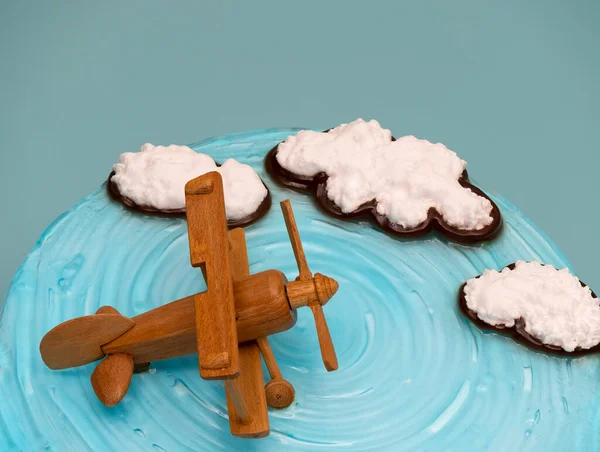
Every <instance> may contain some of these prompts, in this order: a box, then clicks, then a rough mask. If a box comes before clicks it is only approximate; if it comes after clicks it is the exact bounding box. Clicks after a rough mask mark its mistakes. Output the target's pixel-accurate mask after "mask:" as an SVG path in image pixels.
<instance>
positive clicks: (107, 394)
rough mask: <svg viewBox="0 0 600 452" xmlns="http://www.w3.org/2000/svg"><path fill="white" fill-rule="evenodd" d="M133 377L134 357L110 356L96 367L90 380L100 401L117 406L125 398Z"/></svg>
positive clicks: (124, 355)
mask: <svg viewBox="0 0 600 452" xmlns="http://www.w3.org/2000/svg"><path fill="white" fill-rule="evenodd" d="M132 375H133V357H132V356H131V355H127V354H125V353H117V354H115V355H108V356H107V357H106V358H104V360H103V361H102V362H101V363H100V364H98V365H97V366H96V368H95V369H94V372H93V373H92V376H91V377H90V380H91V382H92V388H93V389H94V392H95V393H96V396H98V399H99V400H100V401H101V402H102V403H103V404H104V405H106V406H115V405H116V404H117V403H119V402H120V401H121V399H123V397H125V394H127V390H128V389H129V385H130V384H131V377H132Z"/></svg>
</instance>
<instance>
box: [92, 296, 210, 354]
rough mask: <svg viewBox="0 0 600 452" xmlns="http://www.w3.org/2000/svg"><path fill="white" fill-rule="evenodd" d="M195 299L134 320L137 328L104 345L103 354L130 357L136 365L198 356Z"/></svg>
mask: <svg viewBox="0 0 600 452" xmlns="http://www.w3.org/2000/svg"><path fill="white" fill-rule="evenodd" d="M194 297H195V296H194V295H191V296H189V297H185V298H181V299H179V300H176V301H173V302H171V303H168V304H166V305H164V306H161V307H159V308H156V309H153V310H152V311H148V312H144V313H143V314H140V315H138V316H136V317H134V318H133V320H134V321H135V327H133V328H132V329H131V330H129V331H127V332H126V333H125V334H123V335H122V336H120V337H118V338H117V339H115V340H114V341H112V342H110V343H108V344H106V345H104V346H103V347H102V350H103V352H104V353H106V354H111V353H127V354H129V355H132V356H133V359H134V362H135V363H136V364H138V363H147V362H154V361H159V360H162V359H168V358H174V357H177V356H184V355H192V354H195V353H197V350H198V347H197V345H196V310H195V306H194Z"/></svg>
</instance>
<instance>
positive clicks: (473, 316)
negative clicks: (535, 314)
mask: <svg viewBox="0 0 600 452" xmlns="http://www.w3.org/2000/svg"><path fill="white" fill-rule="evenodd" d="M542 265H546V264H542ZM515 266H516V262H515V263H512V264H510V265H507V266H505V267H503V269H504V268H508V269H510V270H514V269H515ZM480 277H481V275H478V276H476V277H475V279H478V278H480ZM579 283H580V284H581V286H582V287H589V286H588V285H587V284H585V283H584V282H583V281H581V280H580V281H579ZM466 285H467V282H466V281H465V282H464V283H463V284H462V285H461V286H460V288H459V289H458V307H459V309H460V311H461V313H462V314H463V315H464V316H465V317H466V318H467V319H468V320H470V321H471V322H472V323H473V324H474V325H475V326H476V327H477V328H479V329H480V330H482V331H492V332H495V333H498V334H501V335H503V336H508V337H511V338H512V339H513V340H515V341H516V342H518V343H519V344H521V345H524V346H525V347H527V348H529V349H532V350H534V351H538V352H542V353H545V354H550V355H555V356H562V357H572V358H576V357H578V356H584V355H593V354H597V353H600V344H598V345H595V346H593V347H591V348H588V349H582V348H576V349H575V350H574V351H572V352H568V351H566V350H565V349H563V348H562V347H560V346H557V345H549V344H544V343H542V342H541V341H539V340H538V339H536V338H534V337H533V336H531V335H530V334H529V333H527V331H525V320H524V319H523V318H519V319H517V320H516V321H515V326H512V327H508V328H507V327H506V326H499V325H490V324H489V323H487V322H484V321H483V320H481V319H480V318H479V317H478V316H477V312H475V311H473V310H471V309H469V307H468V306H467V299H466V295H465V290H464V289H465V286H466ZM590 291H591V293H592V297H593V298H596V299H597V298H598V297H597V296H596V294H595V293H594V291H593V290H592V289H591V288H590Z"/></svg>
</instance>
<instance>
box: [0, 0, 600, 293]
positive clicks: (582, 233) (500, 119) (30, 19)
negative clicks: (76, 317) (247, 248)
mask: <svg viewBox="0 0 600 452" xmlns="http://www.w3.org/2000/svg"><path fill="white" fill-rule="evenodd" d="M599 20H600V2H594V1H574V2H567V1H562V2H558V1H530V2H517V1H504V2H500V1H498V2H494V1H480V2H477V1H466V0H465V1H457V2H442V1H439V2H432V1H422V2H410V3H408V2H407V3H405V2H367V1H361V2H348V1H344V2H333V1H331V2H326V1H319V2H311V1H302V2H294V3H292V2H277V1H271V2H260V3H250V2H238V3H236V2H218V3H217V2H183V1H179V2H158V1H144V2H142V1H128V2H117V1H113V2H102V3H100V2H96V3H92V2H75V1H73V2H64V1H54V2H45V1H37V2H32V1H19V2H16V1H15V2H8V1H6V0H2V1H1V3H0V140H1V146H0V193H2V195H0V196H2V198H1V199H2V204H3V209H2V210H3V213H2V217H1V218H2V221H1V223H0V228H1V234H0V251H1V253H0V293H4V292H5V290H6V288H7V286H8V283H9V281H10V279H11V277H12V275H13V273H14V272H15V271H16V269H17V267H18V265H19V263H20V262H21V261H22V260H23V258H24V257H25V255H26V254H27V252H28V251H29V250H30V249H31V248H32V246H33V245H34V243H35V241H36V239H37V237H38V236H39V234H40V233H41V232H42V231H43V230H44V228H45V227H46V226H47V225H48V224H49V223H50V222H51V221H52V220H53V219H54V218H55V217H56V216H57V215H58V214H60V213H61V212H63V211H65V210H66V209H68V208H69V207H71V206H72V205H73V204H74V203H75V202H77V201H78V200H80V199H81V198H83V197H84V196H85V195H87V194H88V193H89V192H91V191H92V190H94V189H95V188H96V187H97V186H98V185H99V184H101V183H102V182H103V181H104V179H105V178H106V176H107V175H108V173H109V171H110V168H111V165H112V164H113V163H114V162H116V161H117V160H118V157H119V154H120V153H121V152H125V151H136V150H138V149H139V147H140V145H141V144H143V143H144V142H152V143H155V144H170V143H181V144H183V143H191V142H194V141H197V140H200V139H202V138H205V137H209V136H213V135H223V134H226V133H230V132H236V131H244V130H250V129H258V128H265V127H274V126H297V127H320V128H326V127H330V126H333V125H336V124H339V123H341V122H348V121H351V120H353V119H355V118H356V117H359V116H360V117H364V118H376V119H378V120H379V121H380V122H381V123H382V125H384V126H385V127H387V128H390V129H391V130H392V131H393V132H394V134H395V135H405V134H414V135H417V136H419V137H422V138H427V139H429V140H432V141H442V142H444V143H445V144H446V145H447V146H449V147H450V148H451V149H453V150H455V151H457V152H458V153H459V155H460V156H461V157H463V158H464V159H466V160H467V161H468V162H469V170H470V173H471V175H472V177H473V179H474V180H475V181H478V182H479V184H480V185H481V186H482V187H483V188H484V189H486V190H488V191H490V192H492V193H494V192H497V193H502V194H503V195H504V196H505V197H506V198H508V199H509V200H511V201H512V202H513V203H514V204H516V205H517V206H518V207H519V208H520V209H521V210H523V211H524V212H525V213H526V214H527V215H528V216H529V217H530V218H532V219H533V220H534V221H535V222H536V223H537V224H538V225H539V226H540V227H541V228H542V229H544V230H545V231H546V232H547V233H548V235H550V237H551V238H552V239H554V241H555V242H556V243H557V244H558V246H559V247H560V248H561V249H562V251H563V252H564V253H565V255H566V256H567V257H568V259H569V261H570V262H571V263H572V264H573V267H574V268H575V270H576V271H577V272H578V274H579V276H580V277H581V278H582V279H583V280H584V281H586V282H587V283H588V284H589V285H591V286H592V287H593V288H596V290H597V291H598V290H600V274H599V273H598V272H597V268H596V267H597V256H598V254H599V252H600V242H599V241H598V240H597V239H596V238H595V237H596V236H595V234H596V232H597V228H596V223H597V222H598V220H599V219H600V211H599V209H598V198H597V196H598V191H599V190H598V182H597V166H598V163H599V162H600V157H598V155H599V149H598V148H599V145H598V127H599V125H600V107H599V106H600V84H599V82H598V81H599V80H600V51H599V49H600V27H598V22H599Z"/></svg>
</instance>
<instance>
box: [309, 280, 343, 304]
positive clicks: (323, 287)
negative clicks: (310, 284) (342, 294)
mask: <svg viewBox="0 0 600 452" xmlns="http://www.w3.org/2000/svg"><path fill="white" fill-rule="evenodd" d="M314 279H315V288H316V289H317V297H318V299H319V303H320V304H321V305H324V304H325V303H327V302H328V301H329V300H331V297H333V296H334V295H335V293H336V292H337V290H338V288H339V284H338V282H337V281H336V280H335V279H333V278H330V277H329V276H325V275H322V274H321V273H315V276H314Z"/></svg>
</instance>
